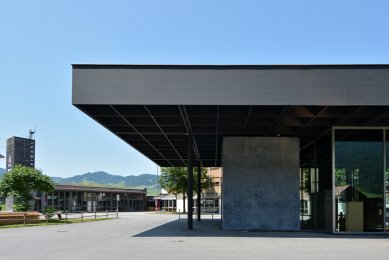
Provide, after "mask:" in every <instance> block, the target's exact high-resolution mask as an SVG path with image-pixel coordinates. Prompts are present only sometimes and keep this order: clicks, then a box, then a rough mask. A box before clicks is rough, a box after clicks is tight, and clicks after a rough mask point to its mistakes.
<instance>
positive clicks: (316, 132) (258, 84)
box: [73, 65, 389, 166]
mask: <svg viewBox="0 0 389 260" xmlns="http://www.w3.org/2000/svg"><path fill="white" fill-rule="evenodd" d="M73 105H75V106H76V107H78V108H79V109H80V110H82V111H83V112H84V113H86V114H87V115H89V116H90V117H92V118H93V119H94V120H96V121H97V122H99V123H100V124H101V125H103V126H104V127H106V128H107V129H108V130H110V131H111V132H112V133H114V134H115V135H117V136H118V137H119V138H121V139H122V140H123V141H125V142H126V143H128V144H130V145H131V146H132V147H134V148H135V149H137V150H138V151H140V152H141V153H143V154H144V155H145V156H147V157H148V158H150V159H151V160H153V161H154V162H155V163H157V164H158V165H160V166H185V165H186V160H187V159H186V157H187V134H188V133H191V134H192V135H193V138H194V151H195V158H196V160H200V161H201V163H202V165H203V166H221V157H220V155H221V146H222V139H223V137H224V136H292V137H299V138H300V146H301V148H302V153H304V149H303V148H306V147H309V146H310V145H311V144H313V143H314V142H316V141H319V140H320V139H322V138H326V137H327V136H328V134H329V133H330V130H331V128H332V126H373V125H374V126H388V125H389V65H73ZM305 150H306V151H307V152H306V153H309V150H307V149H305ZM302 156H303V157H304V156H305V155H304V154H302Z"/></svg>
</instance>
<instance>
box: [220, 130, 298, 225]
mask: <svg viewBox="0 0 389 260" xmlns="http://www.w3.org/2000/svg"><path fill="white" fill-rule="evenodd" d="M222 156H223V157H222V165H223V228H226V229H237V230H299V229H300V221H299V212H300V203H299V139H298V138H288V137H225V138H224V140H223V151H222Z"/></svg>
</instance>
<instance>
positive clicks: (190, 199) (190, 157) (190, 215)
mask: <svg viewBox="0 0 389 260" xmlns="http://www.w3.org/2000/svg"><path fill="white" fill-rule="evenodd" d="M188 229H190V230H193V137H192V135H191V134H188Z"/></svg>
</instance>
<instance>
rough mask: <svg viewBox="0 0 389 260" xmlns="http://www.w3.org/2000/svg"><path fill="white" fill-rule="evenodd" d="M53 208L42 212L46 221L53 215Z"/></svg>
mask: <svg viewBox="0 0 389 260" xmlns="http://www.w3.org/2000/svg"><path fill="white" fill-rule="evenodd" d="M55 212H56V210H55V208H53V207H47V208H45V209H44V210H42V213H43V215H45V218H46V219H50V218H52V217H53V216H54V215H55Z"/></svg>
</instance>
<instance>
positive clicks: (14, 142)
mask: <svg viewBox="0 0 389 260" xmlns="http://www.w3.org/2000/svg"><path fill="white" fill-rule="evenodd" d="M6 160H7V162H6V170H7V171H9V170H11V169H12V168H13V167H14V166H15V165H16V164H20V165H22V166H27V167H32V168H34V167H35V140H34V139H30V138H22V137H16V136H14V137H11V138H8V139H7V153H6Z"/></svg>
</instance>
